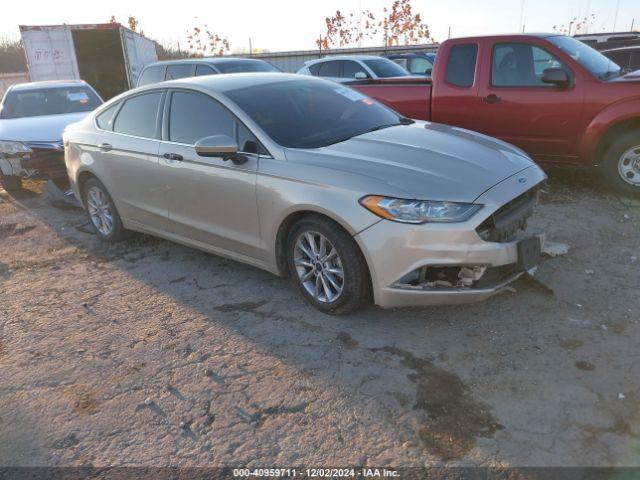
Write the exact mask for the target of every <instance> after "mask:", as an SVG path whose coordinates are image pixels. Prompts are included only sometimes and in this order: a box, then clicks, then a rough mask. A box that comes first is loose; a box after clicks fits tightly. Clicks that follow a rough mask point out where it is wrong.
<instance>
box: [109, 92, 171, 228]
mask: <svg viewBox="0 0 640 480" xmlns="http://www.w3.org/2000/svg"><path fill="white" fill-rule="evenodd" d="M163 97H164V93H163V92H162V91H160V90H156V91H152V92H148V93H142V94H140V95H135V96H132V97H129V98H128V99H126V100H124V102H123V104H122V106H121V107H120V108H119V110H118V111H117V112H115V117H111V116H110V115H107V113H108V111H105V112H104V113H105V117H104V118H101V116H99V117H98V118H97V123H98V127H99V128H101V129H102V132H101V135H100V137H99V139H98V149H99V150H100V154H99V158H100V160H101V167H102V169H103V171H104V174H103V175H101V180H102V181H103V182H104V184H105V186H106V187H107V190H109V193H110V194H111V196H112V197H113V199H114V201H115V203H116V207H117V208H118V212H119V213H120V215H121V216H122V217H123V219H124V220H125V222H133V223H135V224H137V225H140V226H143V227H146V228H150V229H153V230H164V229H165V227H166V225H167V221H168V208H167V199H166V178H165V177H164V176H163V175H164V173H165V172H164V171H163V170H162V169H161V168H159V159H158V149H159V147H160V132H161V106H162V103H163Z"/></svg>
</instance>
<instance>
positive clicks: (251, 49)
mask: <svg viewBox="0 0 640 480" xmlns="http://www.w3.org/2000/svg"><path fill="white" fill-rule="evenodd" d="M249 56H250V57H252V56H253V47H252V46H251V37H249Z"/></svg>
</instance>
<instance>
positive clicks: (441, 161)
mask: <svg viewBox="0 0 640 480" xmlns="http://www.w3.org/2000/svg"><path fill="white" fill-rule="evenodd" d="M291 153H293V152H291ZM287 158H290V159H291V160H293V161H296V160H299V161H303V162H305V163H313V164H314V165H317V166H322V167H324V168H328V169H330V170H332V171H336V172H337V171H344V172H348V173H350V174H359V175H364V176H366V177H369V178H375V179H376V180H378V181H382V182H384V183H386V184H387V185H389V186H391V187H393V188H395V189H398V190H401V191H404V192H406V194H407V196H408V197H412V198H416V199H423V200H448V201H459V202H473V201H474V200H475V199H476V198H478V197H479V196H480V195H482V194H483V193H484V192H486V191H487V190H489V189H490V188H491V187H493V186H494V185H496V184H498V183H500V182H501V181H503V180H504V179H506V178H508V177H511V176H513V175H515V174H516V173H518V172H520V171H522V170H524V169H526V168H529V167H532V166H533V165H535V164H534V162H533V161H532V160H531V159H530V158H529V157H528V156H527V154H526V153H524V152H523V151H522V150H520V149H518V148H517V147H514V146H512V145H510V144H508V143H505V142H502V141H500V140H497V139H494V138H491V137H487V136H486V135H482V134H479V133H475V132H471V131H469V130H465V129H462V128H456V127H449V126H446V125H440V124H435V123H428V122H415V123H414V124H412V125H402V126H395V127H389V128H384V129H381V130H377V131H373V132H369V133H365V134H362V135H358V136H356V137H353V138H351V139H349V140H346V141H344V142H340V143H336V144H333V145H330V146H327V147H322V148H318V149H309V150H302V149H296V150H295V154H293V155H291V154H287ZM536 168H538V167H536ZM369 193H372V194H383V192H369Z"/></svg>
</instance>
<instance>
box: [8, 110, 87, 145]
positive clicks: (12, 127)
mask: <svg viewBox="0 0 640 480" xmlns="http://www.w3.org/2000/svg"><path fill="white" fill-rule="evenodd" d="M89 113H91V112H76V113H64V114H60V115H41V116H38V117H24V118H3V119H0V140H14V141H20V142H59V141H60V140H61V139H62V131H63V130H64V129H65V127H66V126H67V125H70V124H71V123H75V122H79V121H80V120H82V119H83V118H84V117H86V116H87V115H88V114H89Z"/></svg>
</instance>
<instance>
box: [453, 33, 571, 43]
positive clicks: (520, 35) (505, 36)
mask: <svg viewBox="0 0 640 480" xmlns="http://www.w3.org/2000/svg"><path fill="white" fill-rule="evenodd" d="M563 36H566V35H563V34H561V33H544V32H537V33H536V32H534V33H529V32H527V33H522V32H521V33H505V34H502V33H501V34H495V35H477V36H473V37H453V38H451V39H450V40H446V41H447V42H449V41H455V42H458V41H460V40H465V41H469V40H482V39H489V40H492V39H496V38H498V39H505V40H507V41H509V39H515V38H527V37H529V38H530V37H535V38H549V37H563Z"/></svg>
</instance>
